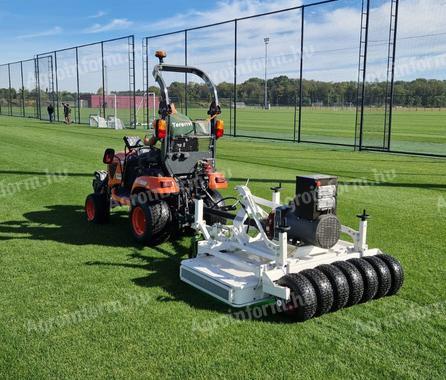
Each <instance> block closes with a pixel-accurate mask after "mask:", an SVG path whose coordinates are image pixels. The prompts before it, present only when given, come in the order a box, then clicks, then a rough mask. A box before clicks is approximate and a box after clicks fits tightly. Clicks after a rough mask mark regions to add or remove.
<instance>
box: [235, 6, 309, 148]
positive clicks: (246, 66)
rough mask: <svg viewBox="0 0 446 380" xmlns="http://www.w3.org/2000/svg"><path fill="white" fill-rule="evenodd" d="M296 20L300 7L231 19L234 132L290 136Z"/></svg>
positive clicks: (297, 41) (293, 118)
mask: <svg viewBox="0 0 446 380" xmlns="http://www.w3.org/2000/svg"><path fill="white" fill-rule="evenodd" d="M300 26H301V10H300V9H297V10H292V11H287V12H282V13H277V14H272V15H266V16H262V17H256V18H249V19H245V20H240V21H239V22H238V23H237V87H238V90H237V91H238V93H237V99H236V108H237V109H236V133H237V135H246V136H254V137H266V138H268V137H269V138H277V139H285V140H293V139H294V136H295V130H296V104H297V97H296V95H297V88H298V78H299V77H300V44H301V36H300Z"/></svg>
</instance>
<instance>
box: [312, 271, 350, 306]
mask: <svg viewBox="0 0 446 380" xmlns="http://www.w3.org/2000/svg"><path fill="white" fill-rule="evenodd" d="M316 269H318V270H320V271H321V272H322V273H323V274H325V275H326V276H327V278H328V280H329V281H330V283H331V287H332V288H333V296H334V299H333V306H332V307H331V309H330V311H332V312H333V311H337V310H340V309H342V308H343V307H345V305H347V302H348V299H349V296H350V288H349V286H348V281H347V278H346V277H345V275H344V273H342V271H341V270H340V269H339V268H337V267H335V266H334V265H328V264H324V265H319V266H318V267H317V268H316Z"/></svg>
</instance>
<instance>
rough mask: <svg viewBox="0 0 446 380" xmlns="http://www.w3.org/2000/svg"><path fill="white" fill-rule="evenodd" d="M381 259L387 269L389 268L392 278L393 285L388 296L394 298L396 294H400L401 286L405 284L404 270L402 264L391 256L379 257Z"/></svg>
mask: <svg viewBox="0 0 446 380" xmlns="http://www.w3.org/2000/svg"><path fill="white" fill-rule="evenodd" d="M376 257H378V258H379V259H381V260H382V261H384V262H385V263H386V265H387V268H389V271H390V276H391V279H392V280H391V285H390V289H389V291H388V292H387V295H388V296H393V295H394V294H396V293H398V291H399V290H400V289H401V286H403V282H404V270H403V267H402V266H401V263H400V262H399V261H398V260H397V259H395V258H394V257H393V256H390V255H377V256H376Z"/></svg>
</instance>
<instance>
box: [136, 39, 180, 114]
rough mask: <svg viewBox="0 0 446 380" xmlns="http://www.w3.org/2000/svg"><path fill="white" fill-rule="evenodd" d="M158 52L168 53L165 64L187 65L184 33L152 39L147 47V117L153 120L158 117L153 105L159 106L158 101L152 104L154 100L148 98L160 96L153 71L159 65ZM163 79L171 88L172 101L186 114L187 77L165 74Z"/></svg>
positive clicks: (177, 74) (178, 74)
mask: <svg viewBox="0 0 446 380" xmlns="http://www.w3.org/2000/svg"><path fill="white" fill-rule="evenodd" d="M158 50H165V51H167V58H165V62H168V63H170V64H172V65H184V64H185V54H186V50H185V34H184V32H181V33H175V34H172V35H168V36H161V37H156V38H150V39H149V40H148V46H147V71H148V76H147V78H148V80H147V90H146V94H145V95H146V99H147V100H146V111H147V107H148V112H147V115H148V117H149V119H153V117H155V116H156V112H157V110H156V109H155V110H154V109H153V104H154V103H155V105H156V106H157V105H158V101H155V102H152V99H153V98H152V99H150V98H147V94H149V93H155V94H156V96H157V97H158V96H159V86H158V84H157V83H155V81H154V79H153V76H152V70H153V67H154V65H156V64H158V62H159V61H158V58H156V57H155V52H156V51H158ZM163 78H164V80H165V82H166V85H167V86H169V96H170V98H171V101H173V102H174V104H175V106H176V108H177V110H178V111H180V112H182V113H185V112H186V91H185V83H186V76H185V75H184V74H181V73H163Z"/></svg>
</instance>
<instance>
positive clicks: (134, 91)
mask: <svg viewBox="0 0 446 380" xmlns="http://www.w3.org/2000/svg"><path fill="white" fill-rule="evenodd" d="M131 40H132V57H133V62H132V66H133V68H132V70H131V71H132V72H131V75H132V76H133V86H132V92H133V94H132V95H131V97H132V99H133V125H134V126H135V129H136V70H135V64H136V62H135V59H136V56H135V36H134V35H133V36H132V38H131Z"/></svg>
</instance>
